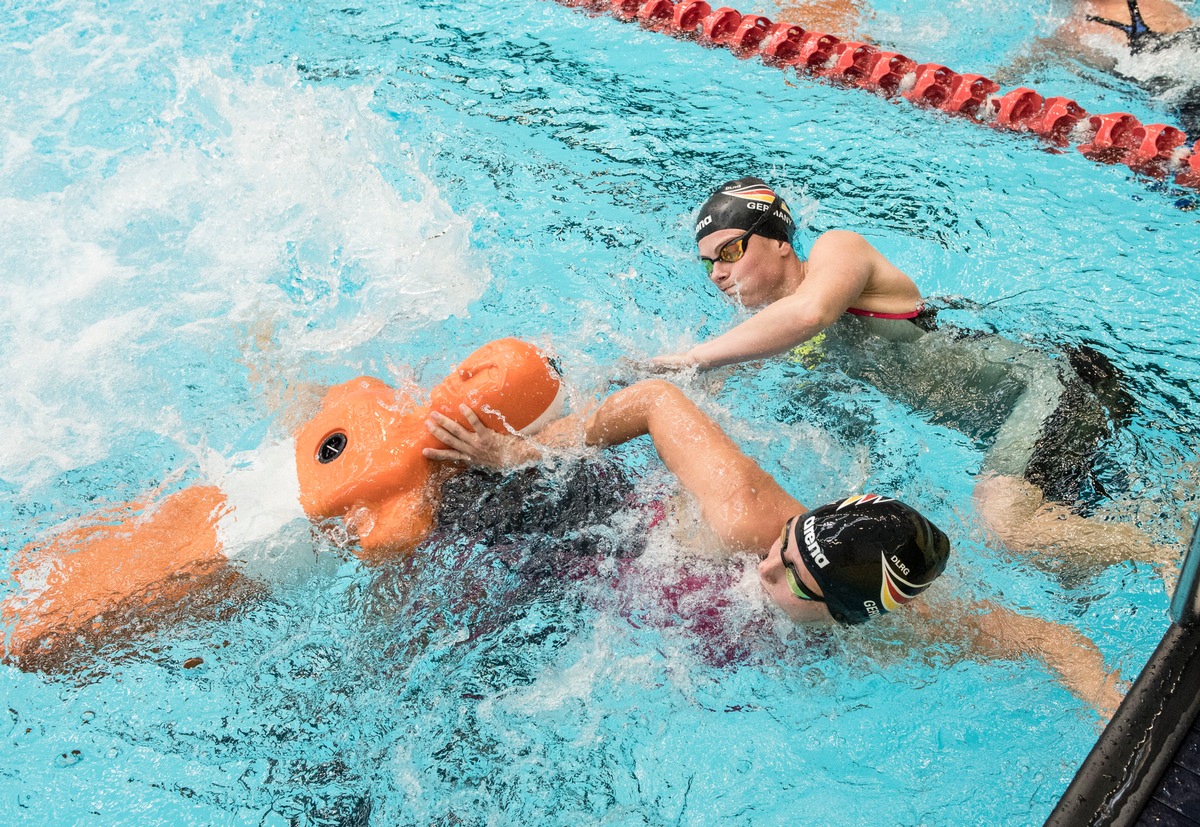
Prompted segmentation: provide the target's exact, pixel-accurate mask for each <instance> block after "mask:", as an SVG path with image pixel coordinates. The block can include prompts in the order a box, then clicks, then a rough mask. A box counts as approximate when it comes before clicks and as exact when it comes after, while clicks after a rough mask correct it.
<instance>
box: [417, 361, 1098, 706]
mask: <svg viewBox="0 0 1200 827" xmlns="http://www.w3.org/2000/svg"><path fill="white" fill-rule="evenodd" d="M463 413H464V415H465V416H466V418H467V419H468V421H469V422H471V423H472V428H470V429H468V428H464V427H462V426H460V425H458V424H457V423H455V422H454V421H453V420H450V419H448V418H446V417H444V416H441V415H440V414H434V415H433V418H431V419H430V420H429V421H428V422H427V423H426V427H428V428H429V430H430V432H431V433H432V434H433V435H434V436H436V437H437V438H438V440H439V441H441V442H442V443H443V444H445V445H447V446H449V447H448V448H447V449H445V450H435V449H426V451H425V456H427V457H429V458H430V459H437V460H444V461H450V462H466V463H470V464H474V465H481V466H484V467H488V468H492V469H511V468H514V467H517V466H521V465H527V464H531V463H537V462H541V461H543V460H544V459H546V458H548V456H552V455H553V454H554V453H555V452H557V451H571V450H573V449H578V448H580V447H581V446H583V445H588V446H599V447H607V446H614V445H619V444H622V443H625V442H628V441H629V440H632V439H636V438H637V437H639V436H646V435H648V436H649V437H650V438H651V439H652V440H653V442H654V447H655V449H656V450H657V451H658V455H659V457H661V458H662V460H663V462H664V463H665V464H666V466H667V468H668V469H670V471H671V472H672V473H674V474H675V476H676V477H677V478H678V479H679V482H680V484H681V485H682V486H683V488H685V489H686V490H687V491H688V492H689V493H690V494H691V495H692V496H693V497H694V498H695V499H696V500H697V502H698V504H699V506H700V512H701V514H702V515H703V519H704V521H705V522H706V523H707V524H708V526H709V527H710V528H711V529H712V530H713V532H714V534H715V535H716V539H717V540H718V541H719V542H720V543H721V545H722V546H723V547H724V548H726V549H727V550H730V551H735V552H738V551H740V552H750V553H752V554H754V555H756V556H757V557H758V558H759V561H760V562H759V564H758V573H759V579H760V581H761V583H762V586H763V589H764V591H765V592H766V593H767V595H768V596H769V598H770V599H771V601H772V602H773V603H775V604H776V605H777V606H778V607H779V608H780V609H781V610H782V611H783V612H784V613H786V614H787V615H788V617H790V618H791V619H792V620H794V621H796V622H798V623H806V624H819V623H826V624H828V623H832V622H834V621H836V622H838V623H841V624H844V625H851V624H860V623H863V622H865V621H868V620H872V619H874V618H877V617H879V616H881V615H884V614H886V613H888V612H893V611H897V610H900V609H902V608H903V607H904V606H905V604H907V603H910V602H912V603H913V605H912V606H910V607H909V611H913V612H915V613H916V617H917V618H918V624H919V626H920V627H921V628H924V629H927V630H928V631H929V635H930V636H931V637H932V636H935V635H936V636H937V637H938V638H939V640H942V641H945V640H946V639H948V638H953V639H955V640H956V641H957V642H958V643H959V644H960V646H961V648H960V651H964V652H966V653H967V655H968V656H970V657H988V658H1014V659H1015V658H1023V657H1034V658H1037V659H1039V660H1041V661H1043V662H1044V663H1045V664H1046V665H1047V666H1048V667H1049V668H1051V669H1052V670H1054V671H1055V672H1056V673H1058V675H1059V676H1060V678H1061V679H1062V681H1063V683H1064V684H1065V685H1066V686H1067V687H1068V688H1069V689H1070V690H1071V691H1072V692H1074V693H1075V694H1076V695H1078V696H1079V697H1081V698H1083V699H1084V700H1086V701H1088V702H1089V703H1091V704H1093V705H1094V706H1096V707H1097V709H1098V710H1100V712H1101V713H1102V714H1109V713H1111V712H1112V710H1113V709H1115V707H1116V705H1117V704H1118V703H1119V702H1120V699H1121V693H1120V691H1119V681H1118V679H1117V678H1116V677H1115V676H1113V675H1109V674H1107V673H1106V671H1105V669H1104V659H1103V656H1102V655H1101V654H1100V652H1099V650H1097V648H1096V646H1095V644H1093V643H1092V642H1091V641H1089V640H1087V639H1086V638H1084V637H1083V636H1082V635H1080V634H1079V633H1078V632H1076V631H1074V630H1072V629H1070V628H1069V627H1065V626H1061V625H1059V624H1056V623H1052V622H1049V621H1045V620H1041V619H1039V618H1035V617H1029V616H1025V615H1018V614H1016V613H1014V612H1011V611H1009V610H1007V609H1004V608H1003V607H1000V606H997V605H995V604H992V603H988V602H980V603H972V604H962V603H956V602H951V601H948V600H946V599H945V598H944V597H943V599H942V600H940V601H939V602H938V604H937V606H936V608H929V607H925V606H922V603H923V602H924V599H923V598H922V599H921V600H917V599H916V598H918V597H920V596H921V595H922V593H923V592H925V591H926V589H928V588H929V586H930V584H931V583H933V581H934V580H936V579H937V578H938V576H940V575H941V574H942V572H943V570H944V569H945V567H946V562H947V559H948V558H949V555H950V541H949V539H948V538H947V537H946V535H945V534H944V533H943V532H942V531H941V530H939V529H938V528H937V526H935V525H934V524H933V523H931V522H930V521H929V520H928V519H926V518H925V517H924V516H923V515H921V514H920V513H919V512H917V511H916V510H915V509H913V508H911V507H909V506H907V505H905V504H903V503H901V502H898V501H896V500H894V499H889V498H887V497H880V496H876V495H873V494H866V495H861V496H857V497H848V498H845V499H842V500H838V501H837V502H833V503H829V504H828V505H824V506H821V507H819V508H815V509H809V508H807V507H806V506H804V505H803V504H801V503H800V502H799V501H798V500H797V499H795V498H794V497H792V496H791V495H790V494H788V493H787V491H785V490H784V488H783V487H782V486H781V485H780V484H779V483H778V482H777V481H776V480H775V479H774V478H773V477H772V476H771V475H770V474H768V473H767V472H766V471H764V470H763V469H762V468H761V467H760V466H759V465H758V464H757V463H756V462H754V461H753V460H752V459H750V458H749V457H748V456H746V455H745V454H744V453H742V451H741V450H740V449H739V448H738V446H737V445H736V444H735V443H734V442H733V440H732V439H730V438H729V436H728V435H727V434H726V433H725V432H724V431H723V430H722V429H721V427H720V426H719V425H718V424H717V423H716V422H714V421H713V420H712V419H711V418H710V417H708V416H707V415H706V414H705V413H704V412H703V411H701V410H700V408H699V407H698V406H697V405H696V404H695V403H694V402H692V401H691V400H690V399H689V398H688V397H687V396H686V395H685V394H684V393H683V391H682V390H680V389H679V388H677V387H675V386H674V385H672V384H670V383H669V382H665V381H662V380H649V381H643V382H638V383H636V384H634V385H631V386H630V387H627V388H624V389H622V390H620V391H618V392H616V393H614V394H613V395H612V396H610V397H608V398H607V399H605V400H604V401H603V402H602V403H601V404H600V406H599V407H598V408H597V409H596V410H595V412H593V413H592V414H591V415H590V416H586V417H583V416H570V417H567V418H565V419H561V420H558V421H557V422H555V423H552V424H550V425H549V426H547V427H546V428H545V429H544V430H543V431H542V432H541V433H540V434H539V435H538V436H537V437H536V440H537V441H536V442H535V441H534V440H533V439H530V438H527V437H522V436H519V435H508V436H506V435H501V434H497V433H496V432H494V431H492V430H490V429H488V428H487V427H485V426H484V425H483V424H482V423H481V422H479V421H478V418H477V417H475V416H474V414H473V413H472V412H471V411H470V410H469V409H467V408H464V409H463Z"/></svg>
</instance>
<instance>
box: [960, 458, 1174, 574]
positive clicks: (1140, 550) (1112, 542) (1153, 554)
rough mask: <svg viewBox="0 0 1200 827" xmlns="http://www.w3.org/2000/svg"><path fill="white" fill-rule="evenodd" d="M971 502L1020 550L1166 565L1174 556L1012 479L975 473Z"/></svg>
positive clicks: (1125, 527) (1124, 527)
mask: <svg viewBox="0 0 1200 827" xmlns="http://www.w3.org/2000/svg"><path fill="white" fill-rule="evenodd" d="M975 506H976V508H977V509H978V511H979V515H980V517H981V518H982V519H983V522H984V524H985V525H986V526H987V527H988V528H989V529H990V530H991V531H992V532H993V533H994V534H995V535H996V537H997V538H999V540H1000V541H1001V542H1002V543H1004V545H1005V546H1007V547H1008V548H1009V549H1011V550H1012V551H1014V552H1017V553H1021V554H1033V553H1038V554H1045V553H1047V552H1049V553H1051V554H1055V555H1057V556H1059V557H1062V558H1064V559H1067V560H1069V561H1072V562H1077V563H1088V564H1091V565H1096V564H1100V565H1106V566H1107V565H1113V564H1115V563H1122V562H1125V561H1127V560H1141V561H1145V562H1149V563H1156V564H1163V565H1170V564H1173V563H1174V562H1175V561H1176V559H1177V558H1178V556H1179V555H1178V552H1177V551H1176V550H1175V549H1172V548H1170V547H1167V546H1158V545H1155V544H1154V543H1151V542H1150V539H1149V538H1148V537H1147V536H1146V535H1145V534H1143V533H1142V532H1141V531H1140V530H1138V529H1137V528H1135V527H1134V526H1131V525H1129V524H1127V523H1115V522H1112V523H1110V522H1105V521H1103V520H1100V519H1097V518H1095V517H1081V516H1079V515H1078V514H1075V513H1073V512H1072V511H1071V510H1070V509H1068V508H1067V507H1066V506H1065V505H1062V504H1061V503H1055V502H1051V501H1049V500H1047V499H1046V498H1045V496H1044V495H1043V494H1042V492H1041V490H1040V489H1039V488H1038V487H1037V486H1035V485H1033V484H1032V483H1030V482H1028V481H1027V480H1023V479H1019V478H1017V477H1009V476H1002V475H997V474H988V475H984V476H982V477H980V478H979V481H978V482H977V483H976V485H975Z"/></svg>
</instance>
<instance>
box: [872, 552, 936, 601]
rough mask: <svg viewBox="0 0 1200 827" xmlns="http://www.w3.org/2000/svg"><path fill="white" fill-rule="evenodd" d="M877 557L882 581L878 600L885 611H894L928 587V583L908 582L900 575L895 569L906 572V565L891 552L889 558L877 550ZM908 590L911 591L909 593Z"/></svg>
mask: <svg viewBox="0 0 1200 827" xmlns="http://www.w3.org/2000/svg"><path fill="white" fill-rule="evenodd" d="M879 559H880V560H881V561H882V563H883V583H882V584H880V586H879V602H881V603H882V604H883V608H884V609H885V610H886V611H889V612H894V611H896V609H899V608H900V607H901V606H903V605H904V604H905V603H908V602H909V601H911V600H914V599H916V597H917V595H919V594H920V593H921V592H923V591H925V589H926V588H927V587H928V585H929V584H928V583H926V584H925V585H923V586H922V585H920V584H917V583H910V582H908V581H907V580H905V579H904V578H903V577H901V576H900V574H899V573H898V572H897V571H896V569H897V568H899V569H901V570H902V571H903V572H904V573H905V574H908V567H907V566H905V565H904V564H903V563H902V562H900V560H899V559H898V558H897V557H896V555H894V554H893V555H892V559H891V560H889V559H888V558H887V555H886V554H884V553H883V552H882V551H881V552H879ZM901 586H905V587H907V588H908V591H905V590H904V589H903V588H901ZM909 592H912V593H911V594H909Z"/></svg>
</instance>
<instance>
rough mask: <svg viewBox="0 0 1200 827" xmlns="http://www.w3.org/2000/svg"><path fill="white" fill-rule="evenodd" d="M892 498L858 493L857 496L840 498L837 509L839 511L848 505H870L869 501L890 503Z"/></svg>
mask: <svg viewBox="0 0 1200 827" xmlns="http://www.w3.org/2000/svg"><path fill="white" fill-rule="evenodd" d="M890 502H892V500H891V499H890V498H888V497H881V496H879V495H878V494H859V495H858V496H857V497H849V498H847V499H845V500H842V501H841V503H840V504H839V505H838V507H837V510H838V511H841V510H842V509H843V508H845V507H846V506H848V505H870V504H871V503H890Z"/></svg>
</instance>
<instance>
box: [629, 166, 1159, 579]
mask: <svg viewBox="0 0 1200 827" xmlns="http://www.w3.org/2000/svg"><path fill="white" fill-rule="evenodd" d="M695 232H696V243H697V245H698V247H699V254H700V261H701V263H702V264H703V265H704V268H705V270H706V272H707V273H708V277H709V279H711V280H712V282H713V284H714V285H716V287H717V289H719V290H720V291H721V292H722V293H724V294H725V295H726V296H727V297H729V298H730V299H732V300H734V301H737V302H739V303H740V304H743V305H745V306H747V307H751V308H761V309H759V310H757V312H755V314H754V315H753V316H752V317H750V318H749V319H747V320H746V321H744V322H742V323H741V324H739V325H737V326H735V327H734V328H732V329H731V330H729V331H727V332H725V333H723V334H721V335H720V336H717V337H716V338H714V339H710V340H709V341H706V342H701V343H699V344H697V345H695V346H694V347H692V348H691V349H689V350H687V351H686V352H683V353H673V354H669V355H664V356H659V357H657V358H655V359H652V360H650V362H649V365H648V367H649V369H650V370H653V371H668V370H678V369H686V368H696V369H699V370H707V369H710V368H715V367H719V366H723V365H732V364H735V363H738V362H746V361H750V360H755V359H763V358H767V357H771V356H778V355H781V354H785V353H788V352H789V351H791V352H792V353H793V357H794V358H795V359H796V360H798V361H805V360H806V359H810V358H812V357H813V351H814V350H818V351H820V358H821V359H823V360H824V361H826V362H836V363H838V367H840V368H841V369H842V371H843V372H844V373H845V374H847V375H849V376H851V377H853V378H856V379H860V380H863V381H867V382H871V383H873V384H876V385H877V387H879V389H880V390H881V391H883V392H884V393H885V394H887V395H889V396H891V397H892V398H894V399H897V400H898V401H901V402H903V403H904V404H907V405H909V406H910V407H912V408H913V409H914V410H917V411H927V412H931V413H930V415H931V416H934V415H935V414H936V418H937V419H938V420H939V421H945V422H947V424H950V425H951V426H953V427H956V428H958V429H959V430H962V431H964V432H966V433H968V434H971V435H973V436H974V435H978V434H985V435H986V439H987V440H988V441H989V442H990V445H991V447H990V449H989V450H988V452H987V455H986V457H985V460H984V465H983V473H982V476H981V480H980V483H979V485H978V487H977V489H976V497H977V500H978V504H979V510H980V514H981V516H982V517H983V519H984V521H985V522H986V523H987V524H988V525H989V526H990V527H991V528H992V530H993V531H994V532H995V533H996V534H997V535H998V536H999V537H1000V539H1001V540H1002V541H1003V542H1004V543H1005V544H1006V545H1008V546H1009V547H1010V548H1012V549H1013V550H1015V551H1021V552H1035V551H1044V550H1046V549H1054V550H1055V551H1057V552H1059V553H1061V554H1063V555H1067V556H1079V557H1082V558H1085V559H1088V560H1096V559H1097V558H1098V559H1099V561H1100V562H1104V563H1106V564H1107V563H1111V562H1115V561H1117V560H1125V559H1129V558H1131V557H1132V558H1140V559H1147V560H1153V561H1159V560H1161V559H1163V557H1164V551H1163V550H1162V549H1159V548H1158V547H1156V546H1153V545H1152V544H1151V543H1149V541H1148V540H1147V539H1146V538H1145V537H1144V536H1143V535H1142V534H1141V532H1139V531H1137V530H1136V529H1134V528H1133V527H1131V526H1127V525H1120V524H1111V523H1102V522H1099V521H1096V520H1091V519H1087V518H1084V517H1082V516H1079V515H1078V514H1075V513H1073V512H1072V511H1071V510H1070V509H1068V508H1066V507H1064V506H1062V505H1059V504H1057V503H1059V502H1070V501H1072V500H1075V499H1077V498H1078V497H1079V496H1080V494H1081V491H1082V489H1083V487H1084V483H1085V480H1086V478H1087V476H1088V474H1089V473H1090V464H1089V460H1090V459H1091V456H1092V454H1093V453H1094V451H1095V447H1096V444H1097V443H1098V441H1099V439H1100V437H1101V436H1103V434H1104V433H1105V432H1106V429H1107V427H1108V424H1107V420H1106V418H1105V413H1104V407H1103V405H1102V404H1101V403H1100V401H1099V399H1098V397H1097V394H1096V393H1095V392H1093V389H1092V388H1091V387H1089V385H1088V383H1087V382H1086V381H1084V379H1083V378H1082V377H1083V376H1089V377H1090V378H1092V379H1093V384H1095V383H1096V381H1097V380H1096V379H1095V376H1096V375H1101V374H1104V373H1105V372H1106V371H1111V365H1108V364H1107V362H1106V360H1104V357H1103V356H1102V355H1101V354H1099V353H1096V352H1094V351H1086V352H1085V351H1084V350H1083V349H1078V352H1069V353H1068V354H1067V356H1068V357H1069V358H1067V359H1063V358H1060V357H1059V355H1058V354H1050V353H1043V352H1040V351H1037V350H1035V349H1032V348H1029V347H1024V346H1021V345H1018V344H1017V343H1015V342H1012V341H1010V340H1008V339H1005V338H1003V337H1000V336H994V335H979V334H975V333H971V334H970V335H962V334H961V333H959V332H955V331H952V330H947V331H943V330H938V328H937V324H936V321H935V318H934V313H933V311H932V310H931V309H929V308H927V307H926V304H925V300H924V299H923V298H922V295H921V291H920V289H919V288H918V287H917V285H916V283H915V282H914V281H913V280H912V279H911V278H910V277H909V276H908V275H907V274H905V273H904V272H903V271H901V270H900V268H898V267H897V266H896V265H895V264H893V263H892V262H890V261H888V259H887V258H886V257H884V255H883V254H882V253H880V252H879V250H877V249H875V247H874V246H872V245H871V243H870V242H868V241H867V240H866V239H865V238H863V237H862V236H861V235H859V234H858V233H854V232H849V231H846V230H832V231H829V232H826V233H823V234H821V235H820V236H819V237H818V238H817V239H816V241H815V242H813V245H812V249H811V250H810V252H809V255H808V257H807V258H802V257H801V256H800V254H799V253H798V252H797V250H796V248H795V246H793V239H794V236H795V232H796V225H795V221H794V220H793V217H792V214H791V211H790V210H789V209H788V206H787V204H786V203H785V202H784V200H783V198H781V197H780V196H779V195H778V194H777V193H776V192H775V191H774V190H773V189H771V187H769V186H768V185H767V184H766V183H765V182H764V181H762V180H761V179H759V178H741V179H739V180H736V181H730V182H728V183H726V184H723V185H722V186H721V187H719V188H718V189H717V191H716V192H715V193H714V194H713V195H712V196H711V197H710V198H709V199H708V200H707V201H706V202H705V203H704V205H703V206H702V207H701V208H700V213H699V216H698V218H697V222H696V229H695ZM802 346H803V347H802ZM797 348H801V349H800V350H796V349H797ZM997 408H1000V409H1001V412H1000V413H999V415H998V413H997ZM997 421H999V422H1001V423H1002V424H1000V425H999V427H998V428H997V427H996V426H995V423H996V422H997Z"/></svg>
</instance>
